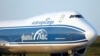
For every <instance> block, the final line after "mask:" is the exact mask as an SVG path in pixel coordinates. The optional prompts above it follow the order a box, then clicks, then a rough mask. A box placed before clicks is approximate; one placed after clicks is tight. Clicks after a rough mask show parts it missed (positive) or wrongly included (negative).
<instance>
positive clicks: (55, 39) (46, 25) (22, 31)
mask: <svg viewBox="0 0 100 56" xmlns="http://www.w3.org/2000/svg"><path fill="white" fill-rule="evenodd" d="M96 37H97V33H96V30H95V29H94V27H93V26H92V25H91V24H90V23H89V22H87V20H86V19H85V18H84V17H83V16H82V15H81V14H80V13H78V12H74V11H63V12H53V13H47V14H42V15H39V16H35V17H32V18H28V19H25V20H6V21H0V55H2V53H19V54H18V56H25V53H50V54H51V56H57V55H58V56H83V55H84V54H85V52H86V50H87V47H88V46H89V45H90V44H92V43H93V42H94V41H95V39H96ZM23 53H24V54H23Z"/></svg>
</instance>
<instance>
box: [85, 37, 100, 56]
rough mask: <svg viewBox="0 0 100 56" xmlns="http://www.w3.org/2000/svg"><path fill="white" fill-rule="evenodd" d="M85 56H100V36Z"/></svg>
mask: <svg viewBox="0 0 100 56" xmlns="http://www.w3.org/2000/svg"><path fill="white" fill-rule="evenodd" d="M85 56H100V36H98V38H97V39H96V40H95V42H94V43H93V44H92V45H90V46H89V47H88V49H87V52H86V55H85Z"/></svg>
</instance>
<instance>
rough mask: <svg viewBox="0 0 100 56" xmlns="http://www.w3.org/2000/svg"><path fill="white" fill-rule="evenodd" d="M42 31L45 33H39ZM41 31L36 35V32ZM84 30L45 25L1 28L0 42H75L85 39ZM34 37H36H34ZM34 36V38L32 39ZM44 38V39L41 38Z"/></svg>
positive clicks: (66, 26)
mask: <svg viewBox="0 0 100 56" xmlns="http://www.w3.org/2000/svg"><path fill="white" fill-rule="evenodd" d="M42 29H44V30H45V31H46V34H47V36H45V32H43V31H41V30H42ZM39 30H40V31H41V32H42V33H43V34H44V35H43V34H41V32H38V33H40V35H39V34H37V35H36V32H37V31H39ZM84 32H85V30H83V29H80V28H77V27H73V26H68V25H49V26H48V25H45V26H27V27H6V28H4V27H2V28H0V40H4V41H7V42H23V43H24V42H43V41H46V42H47V41H48V42H53V41H57V42H58V41H66V42H67V41H68V42H69V41H77V40H83V39H86V38H85V34H84ZM35 35H36V36H35ZM34 36H35V37H34ZM43 37H45V38H43Z"/></svg>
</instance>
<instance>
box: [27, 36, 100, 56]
mask: <svg viewBox="0 0 100 56" xmlns="http://www.w3.org/2000/svg"><path fill="white" fill-rule="evenodd" d="M26 56H50V55H49V54H27V55H26ZM85 56H100V36H98V38H97V39H96V40H95V42H94V43H93V44H92V45H90V46H89V47H88V49H87V52H86V54H85Z"/></svg>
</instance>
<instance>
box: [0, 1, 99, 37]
mask: <svg viewBox="0 0 100 56" xmlns="http://www.w3.org/2000/svg"><path fill="white" fill-rule="evenodd" d="M57 11H78V12H79V13H81V14H82V15H83V16H84V17H85V18H86V20H88V21H89V22H90V23H91V24H92V25H93V26H94V27H95V28H96V30H97V32H98V34H99V35H100V25H99V24H100V0H0V20H12V19H27V18H30V17H34V16H37V15H40V14H44V13H49V12H57Z"/></svg>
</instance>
